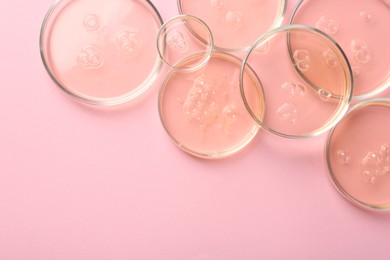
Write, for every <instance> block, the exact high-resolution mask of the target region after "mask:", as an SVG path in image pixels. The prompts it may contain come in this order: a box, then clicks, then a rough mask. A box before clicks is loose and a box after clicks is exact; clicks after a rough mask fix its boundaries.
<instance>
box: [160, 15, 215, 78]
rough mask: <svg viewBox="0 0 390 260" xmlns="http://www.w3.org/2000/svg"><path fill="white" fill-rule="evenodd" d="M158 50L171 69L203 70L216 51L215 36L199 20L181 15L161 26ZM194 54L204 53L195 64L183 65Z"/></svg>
mask: <svg viewBox="0 0 390 260" xmlns="http://www.w3.org/2000/svg"><path fill="white" fill-rule="evenodd" d="M157 49H158V53H159V55H160V57H161V59H162V60H163V61H164V62H165V63H166V64H167V65H168V66H170V67H171V68H175V69H176V70H182V71H191V70H197V69H199V68H201V67H202V66H203V65H205V64H206V63H207V61H208V60H209V59H210V56H211V53H212V52H213V50H214V40H213V35H212V33H211V31H210V29H209V27H208V26H207V25H206V24H205V23H204V22H203V21H202V20H200V19H199V18H197V17H194V16H190V15H180V16H177V17H174V18H172V19H170V20H169V21H167V22H166V23H164V24H163V26H161V28H160V31H159V33H158V37H157ZM193 53H202V54H203V55H200V56H199V60H194V61H193V62H194V63H193V64H189V63H181V62H180V61H181V60H182V59H185V58H187V57H188V56H190V55H191V54H193Z"/></svg>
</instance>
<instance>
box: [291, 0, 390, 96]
mask: <svg viewBox="0 0 390 260" xmlns="http://www.w3.org/2000/svg"><path fill="white" fill-rule="evenodd" d="M290 23H291V24H305V25H309V26H312V27H316V28H317V29H319V30H322V31H323V32H325V33H327V34H329V35H330V36H331V37H332V38H334V39H335V40H336V41H337V42H338V44H339V45H340V46H341V47H342V48H343V50H344V52H345V53H346V55H347V57H348V59H349V61H350V64H351V67H352V72H353V76H354V94H353V95H354V96H353V98H354V99H355V100H362V99H367V98H370V97H373V96H375V95H377V94H379V93H380V92H382V91H383V90H385V89H387V88H388V87H389V86H390V62H389V60H390V29H389V24H390V1H388V0H343V1H339V0H301V1H300V2H299V3H298V4H297V6H296V8H295V10H294V11H293V14H292V17H291V20H290Z"/></svg>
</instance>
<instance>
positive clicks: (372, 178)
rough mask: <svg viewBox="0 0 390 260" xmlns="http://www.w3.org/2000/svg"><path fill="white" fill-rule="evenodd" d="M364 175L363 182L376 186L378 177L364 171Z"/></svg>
mask: <svg viewBox="0 0 390 260" xmlns="http://www.w3.org/2000/svg"><path fill="white" fill-rule="evenodd" d="M362 175H363V180H364V181H365V182H366V183H369V184H375V183H376V181H377V179H378V177H377V176H376V175H374V174H372V173H371V172H370V171H363V173H362Z"/></svg>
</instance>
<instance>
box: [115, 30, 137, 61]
mask: <svg viewBox="0 0 390 260" xmlns="http://www.w3.org/2000/svg"><path fill="white" fill-rule="evenodd" d="M115 44H116V47H117V49H118V50H119V51H120V52H121V53H122V54H124V55H126V56H134V55H135V54H136V53H137V52H138V51H139V49H140V48H141V46H142V40H141V38H140V36H139V35H138V34H137V33H135V32H130V31H124V32H121V33H120V34H118V36H117V37H116V40H115Z"/></svg>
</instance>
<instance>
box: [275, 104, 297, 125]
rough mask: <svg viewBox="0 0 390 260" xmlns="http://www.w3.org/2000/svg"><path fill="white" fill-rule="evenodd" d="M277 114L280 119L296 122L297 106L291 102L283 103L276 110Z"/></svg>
mask: <svg viewBox="0 0 390 260" xmlns="http://www.w3.org/2000/svg"><path fill="white" fill-rule="evenodd" d="M277 114H278V115H279V118H280V119H281V120H282V121H288V122H290V123H292V124H296V122H297V119H298V110H297V107H296V106H295V105H294V104H292V103H284V104H283V105H282V106H281V107H280V108H279V109H278V110H277Z"/></svg>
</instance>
